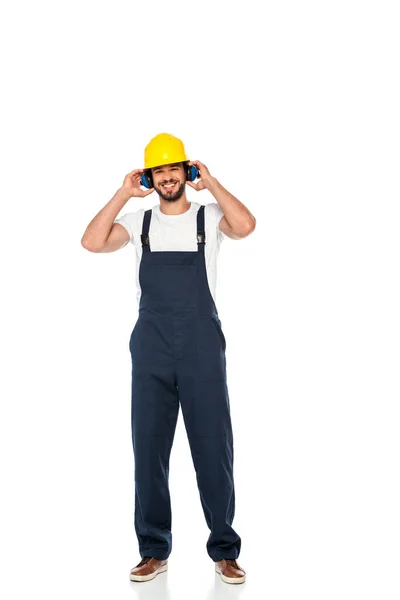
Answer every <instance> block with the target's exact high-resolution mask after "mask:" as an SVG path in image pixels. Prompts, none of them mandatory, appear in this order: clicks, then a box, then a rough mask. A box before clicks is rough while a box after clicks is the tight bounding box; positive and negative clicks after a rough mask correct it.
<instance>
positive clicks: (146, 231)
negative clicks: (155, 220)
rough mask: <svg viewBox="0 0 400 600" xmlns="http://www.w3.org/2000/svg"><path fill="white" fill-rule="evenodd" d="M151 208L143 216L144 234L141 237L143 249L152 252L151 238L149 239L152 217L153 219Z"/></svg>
mask: <svg viewBox="0 0 400 600" xmlns="http://www.w3.org/2000/svg"><path fill="white" fill-rule="evenodd" d="M151 212H152V210H151V208H149V210H146V211H145V213H144V217H143V225H142V234H141V236H140V239H141V241H142V249H143V251H146V252H150V239H149V229H150V219H151Z"/></svg>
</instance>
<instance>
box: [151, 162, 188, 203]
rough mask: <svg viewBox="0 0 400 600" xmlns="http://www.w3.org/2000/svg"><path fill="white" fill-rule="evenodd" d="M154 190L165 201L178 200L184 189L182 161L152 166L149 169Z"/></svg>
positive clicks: (184, 180) (184, 179)
mask: <svg viewBox="0 0 400 600" xmlns="http://www.w3.org/2000/svg"><path fill="white" fill-rule="evenodd" d="M151 174H152V177H153V186H154V189H155V190H156V192H157V193H158V194H159V195H160V196H161V198H163V199H164V200H166V201H167V202H175V201H176V200H179V198H180V197H181V196H182V194H183V192H184V191H185V182H186V177H185V171H184V168H183V165H182V163H173V164H170V165H162V166H160V167H154V168H152V170H151Z"/></svg>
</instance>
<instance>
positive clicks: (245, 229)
mask: <svg viewBox="0 0 400 600" xmlns="http://www.w3.org/2000/svg"><path fill="white" fill-rule="evenodd" d="M207 189H208V191H209V192H210V193H211V194H212V195H213V196H214V198H215V199H216V201H217V202H218V204H219V205H220V207H221V210H222V212H223V213H224V216H225V219H226V220H227V222H228V224H229V226H230V227H231V229H232V230H233V231H234V232H236V233H238V234H248V233H249V232H251V231H253V229H254V227H255V223H256V220H255V218H254V216H253V215H252V214H251V212H250V211H249V209H248V208H246V206H245V205H244V204H243V203H242V202H240V200H238V199H237V198H236V197H235V196H234V195H233V194H231V193H230V192H228V190H227V189H225V188H224V186H223V185H221V184H220V183H219V181H218V180H217V179H216V178H215V177H211V178H210V181H209V182H208V185H207Z"/></svg>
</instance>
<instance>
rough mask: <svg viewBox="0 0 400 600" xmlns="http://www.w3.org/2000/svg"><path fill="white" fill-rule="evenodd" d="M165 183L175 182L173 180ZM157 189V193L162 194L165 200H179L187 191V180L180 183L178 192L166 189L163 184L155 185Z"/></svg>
mask: <svg viewBox="0 0 400 600" xmlns="http://www.w3.org/2000/svg"><path fill="white" fill-rule="evenodd" d="M163 183H173V182H172V181H171V182H169V181H163ZM155 190H156V192H157V194H158V195H159V196H161V198H162V199H163V200H165V201H166V202H176V201H177V200H179V198H180V197H181V196H182V194H183V192H184V191H185V182H183V183H181V184H180V185H179V187H178V189H177V190H176V192H174V193H172V192H168V191H166V190H165V189H164V188H162V187H161V186H158V187H155Z"/></svg>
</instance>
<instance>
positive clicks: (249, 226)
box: [236, 215, 256, 238]
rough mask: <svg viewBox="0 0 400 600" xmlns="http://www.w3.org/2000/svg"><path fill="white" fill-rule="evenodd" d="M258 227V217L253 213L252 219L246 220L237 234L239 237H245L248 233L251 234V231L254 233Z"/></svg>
mask: <svg viewBox="0 0 400 600" xmlns="http://www.w3.org/2000/svg"><path fill="white" fill-rule="evenodd" d="M255 228H256V219H255V217H253V215H251V219H250V220H249V221H246V223H245V224H244V225H243V226H242V227H241V228H240V230H239V231H237V232H236V233H237V236H238V237H239V238H245V237H247V236H248V235H250V234H251V233H253V231H254V230H255Z"/></svg>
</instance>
